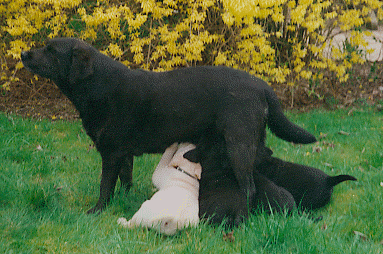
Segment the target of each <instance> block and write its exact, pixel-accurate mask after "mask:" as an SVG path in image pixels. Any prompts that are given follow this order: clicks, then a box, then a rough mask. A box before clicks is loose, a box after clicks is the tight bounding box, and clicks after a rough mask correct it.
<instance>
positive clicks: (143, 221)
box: [118, 143, 202, 235]
mask: <svg viewBox="0 0 383 254" xmlns="http://www.w3.org/2000/svg"><path fill="white" fill-rule="evenodd" d="M194 148H195V145H193V144H189V143H181V144H179V145H178V144H177V143H174V144H173V145H171V146H170V147H169V148H167V149H166V151H165V153H164V154H163V156H162V158H161V160H160V162H159V164H158V166H157V168H156V170H155V171H154V173H153V177H152V181H153V184H154V185H155V186H156V187H157V188H158V192H156V193H155V194H154V195H153V196H152V198H151V199H150V200H147V201H145V202H144V203H143V204H142V205H141V208H140V209H139V210H138V211H137V212H136V213H135V214H134V216H133V217H132V219H130V220H129V221H126V219H125V218H119V219H118V223H119V224H121V225H123V226H127V227H129V228H132V227H135V226H143V227H148V228H153V229H156V230H158V231H159V232H161V233H163V234H166V235H173V234H175V233H176V232H177V230H179V229H183V228H185V227H188V226H196V225H197V224H198V222H199V217H198V192H199V179H200V178H201V171H202V168H201V165H200V164H199V163H193V162H190V161H188V160H187V159H185V158H184V157H183V155H184V153H186V152H187V151H190V150H192V149H194Z"/></svg>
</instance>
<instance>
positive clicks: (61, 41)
mask: <svg viewBox="0 0 383 254" xmlns="http://www.w3.org/2000/svg"><path fill="white" fill-rule="evenodd" d="M94 52H95V49H94V48H93V47H92V46H90V45H88V44H87V43H85V42H84V41H81V40H78V39H75V38H56V39H52V40H50V41H48V43H47V44H46V46H45V47H42V48H38V49H33V50H30V51H24V52H22V53H21V60H22V61H23V64H24V66H25V68H26V69H28V70H29V71H31V72H33V73H35V74H38V75H40V76H42V77H45V78H49V79H52V80H53V81H54V82H55V83H56V84H57V85H58V86H60V85H62V84H67V83H69V84H73V83H75V82H77V81H80V80H82V79H86V78H88V77H89V76H90V75H92V74H93V55H94ZM60 88H63V87H60Z"/></svg>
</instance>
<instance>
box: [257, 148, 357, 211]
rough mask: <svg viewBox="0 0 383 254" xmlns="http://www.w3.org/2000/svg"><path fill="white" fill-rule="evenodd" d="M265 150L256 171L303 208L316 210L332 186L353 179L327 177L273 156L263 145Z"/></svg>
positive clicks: (313, 169)
mask: <svg viewBox="0 0 383 254" xmlns="http://www.w3.org/2000/svg"><path fill="white" fill-rule="evenodd" d="M264 151H265V153H266V154H267V155H268V156H264V159H263V160H262V162H261V164H260V165H258V166H257V170H258V171H259V172H260V173H262V174H264V175H265V176H266V177H268V178H269V179H270V180H271V181H273V182H274V183H275V184H277V185H279V186H281V187H283V188H285V189H286V190H288V191H289V192H290V193H291V194H292V195H293V197H294V199H295V202H296V203H297V205H298V206H299V207H300V208H301V209H302V210H315V209H318V208H321V207H323V206H325V205H326V204H328V203H329V202H330V199H331V194H332V191H333V188H334V186H336V185H337V184H339V183H341V182H343V181H348V180H351V181H356V180H357V179H356V178H355V177H353V176H350V175H338V176H329V175H327V174H326V173H324V172H323V171H322V170H319V169H317V168H313V167H308V166H304V165H300V164H296V163H291V162H286V161H283V160H281V159H278V158H275V157H272V156H271V155H272V154H273V152H272V151H271V150H270V149H269V148H266V147H265V150H264Z"/></svg>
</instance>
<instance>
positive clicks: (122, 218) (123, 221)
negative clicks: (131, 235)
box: [117, 217, 128, 228]
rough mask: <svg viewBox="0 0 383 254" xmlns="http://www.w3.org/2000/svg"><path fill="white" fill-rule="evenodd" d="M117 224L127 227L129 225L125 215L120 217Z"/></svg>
mask: <svg viewBox="0 0 383 254" xmlns="http://www.w3.org/2000/svg"><path fill="white" fill-rule="evenodd" d="M117 224H118V225H121V226H123V227H124V228H126V227H127V226H128V221H127V219H125V218H124V217H121V218H118V220H117Z"/></svg>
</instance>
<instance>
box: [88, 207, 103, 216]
mask: <svg viewBox="0 0 383 254" xmlns="http://www.w3.org/2000/svg"><path fill="white" fill-rule="evenodd" d="M102 210H104V207H99V206H97V205H96V206H95V207H93V208H92V209H89V210H88V211H87V212H86V213H87V214H95V215H99V214H100V213H101V212H102Z"/></svg>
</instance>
